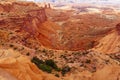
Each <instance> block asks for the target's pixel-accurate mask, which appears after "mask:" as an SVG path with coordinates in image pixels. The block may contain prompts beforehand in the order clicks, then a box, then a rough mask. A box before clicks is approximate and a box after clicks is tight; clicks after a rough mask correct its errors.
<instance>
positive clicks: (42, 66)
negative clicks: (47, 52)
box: [38, 64, 52, 73]
mask: <svg viewBox="0 0 120 80" xmlns="http://www.w3.org/2000/svg"><path fill="white" fill-rule="evenodd" d="M38 68H39V69H41V70H43V71H46V72H48V73H51V72H52V68H51V67H50V66H48V65H46V64H39V66H38Z"/></svg>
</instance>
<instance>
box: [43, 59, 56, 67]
mask: <svg viewBox="0 0 120 80" xmlns="http://www.w3.org/2000/svg"><path fill="white" fill-rule="evenodd" d="M45 64H46V65H49V66H51V67H52V68H54V69H57V68H58V67H57V65H56V63H55V62H54V61H53V60H52V59H49V60H45Z"/></svg>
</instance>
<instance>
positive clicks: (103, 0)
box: [27, 0, 120, 3]
mask: <svg viewBox="0 0 120 80" xmlns="http://www.w3.org/2000/svg"><path fill="white" fill-rule="evenodd" d="M27 1H35V2H63V3H64V2H76V3H80V2H100V3H120V0H27Z"/></svg>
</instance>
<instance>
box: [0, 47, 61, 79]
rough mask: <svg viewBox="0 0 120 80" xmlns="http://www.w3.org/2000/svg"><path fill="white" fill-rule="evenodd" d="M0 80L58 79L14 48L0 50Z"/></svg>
mask: <svg viewBox="0 0 120 80" xmlns="http://www.w3.org/2000/svg"><path fill="white" fill-rule="evenodd" d="M2 53H3V55H2V56H0V77H1V78H0V80H59V79H58V78H56V77H55V76H53V75H50V74H47V73H44V72H42V71H41V70H39V69H38V68H37V67H36V66H35V65H34V64H33V63H31V62H30V60H29V58H28V57H26V56H23V55H21V54H20V53H19V52H16V51H14V50H11V49H9V50H0V54H2Z"/></svg>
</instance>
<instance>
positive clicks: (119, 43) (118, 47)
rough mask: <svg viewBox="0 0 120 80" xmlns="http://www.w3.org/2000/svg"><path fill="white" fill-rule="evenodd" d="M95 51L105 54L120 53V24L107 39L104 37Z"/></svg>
mask: <svg viewBox="0 0 120 80" xmlns="http://www.w3.org/2000/svg"><path fill="white" fill-rule="evenodd" d="M94 49H95V50H97V51H98V52H102V53H105V54H112V53H119V52H120V24H117V25H116V27H115V29H114V30H112V31H110V32H109V33H108V34H107V35H106V36H105V37H103V38H102V39H101V40H100V41H99V44H98V45H97V46H96V47H95V48H94Z"/></svg>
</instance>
